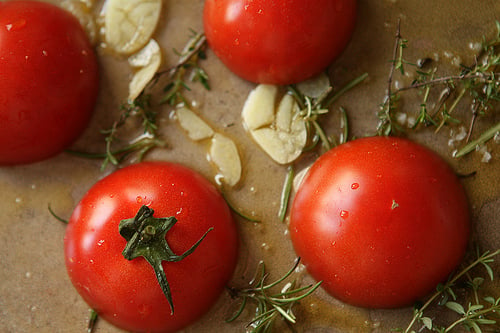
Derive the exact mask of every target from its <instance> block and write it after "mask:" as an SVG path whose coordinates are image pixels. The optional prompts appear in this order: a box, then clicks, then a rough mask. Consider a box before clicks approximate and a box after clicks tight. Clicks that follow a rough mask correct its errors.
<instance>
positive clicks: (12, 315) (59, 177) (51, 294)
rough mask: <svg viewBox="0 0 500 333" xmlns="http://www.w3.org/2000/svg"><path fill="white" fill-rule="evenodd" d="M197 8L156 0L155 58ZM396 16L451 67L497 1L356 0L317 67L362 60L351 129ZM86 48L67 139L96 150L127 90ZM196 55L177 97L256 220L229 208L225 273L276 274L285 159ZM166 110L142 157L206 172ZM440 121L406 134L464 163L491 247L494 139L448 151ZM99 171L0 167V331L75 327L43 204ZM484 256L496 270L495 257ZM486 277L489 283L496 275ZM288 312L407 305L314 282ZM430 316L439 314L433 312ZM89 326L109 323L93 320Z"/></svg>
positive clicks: (73, 305) (73, 302)
mask: <svg viewBox="0 0 500 333" xmlns="http://www.w3.org/2000/svg"><path fill="white" fill-rule="evenodd" d="M52 2H55V3H58V1H55V0H54V1H52ZM96 7H98V6H96ZM202 8H203V1H202V0H169V1H164V9H163V12H162V18H161V22H160V24H159V27H158V29H157V33H156V38H157V39H158V41H159V43H160V45H161V47H162V50H163V51H164V54H165V59H164V64H163V66H164V67H165V68H167V67H168V66H170V65H172V64H174V63H175V62H176V59H177V58H176V55H175V53H174V51H173V49H182V47H183V45H184V44H185V42H186V41H187V39H188V37H189V29H194V30H195V31H202V21H201V17H202ZM96 10H97V9H96ZM398 19H401V33H402V35H403V36H404V38H406V39H408V41H409V42H408V45H409V47H408V49H407V50H406V51H405V54H406V56H407V58H408V59H418V58H423V57H432V58H435V59H437V58H438V59H439V60H440V63H442V64H443V65H442V68H443V70H446V69H450V70H454V67H453V65H450V63H452V62H453V61H454V59H455V60H456V58H457V57H459V59H461V60H462V62H463V63H466V64H470V63H472V62H473V60H474V59H473V55H474V54H475V51H474V50H473V49H471V45H473V44H471V43H475V42H478V41H481V38H482V36H483V35H485V36H492V35H493V34H494V33H495V24H494V21H495V20H500V2H498V1H496V0H482V1H468V0H457V1H434V0H421V1H398V0H360V1H359V13H358V22H357V27H356V30H355V33H354V35H353V37H352V41H351V43H350V44H349V46H348V48H347V49H346V50H345V52H344V53H343V54H342V56H341V57H340V58H339V59H338V60H337V61H336V62H335V64H334V65H333V66H332V67H331V68H330V70H329V74H330V75H331V77H332V82H333V85H334V87H335V88H338V87H341V86H343V85H344V84H345V83H347V82H348V81H350V80H351V79H353V78H354V77H357V76H359V75H361V74H362V73H364V72H367V73H368V74H369V79H368V80H367V81H366V82H364V83H363V84H362V85H361V86H360V87H357V88H356V89H354V90H353V91H351V92H349V93H347V94H345V95H344V96H343V97H342V98H341V99H340V100H338V102H336V103H335V105H334V106H333V109H335V108H338V107H339V106H344V107H345V108H346V110H347V112H348V115H349V123H350V129H351V136H363V135H365V134H366V133H372V132H373V130H374V128H375V127H376V125H377V117H376V112H377V111H378V105H379V104H380V103H381V102H382V100H383V97H384V94H385V89H386V80H387V75H388V71H389V68H390V63H389V60H390V59H391V57H392V47H393V43H394V34H395V32H396V24H397V21H398ZM98 53H99V56H100V57H99V61H100V66H101V93H100V98H99V105H98V107H97V109H96V112H95V115H94V118H93V120H92V123H91V125H90V127H89V128H88V130H87V131H86V132H85V133H84V135H83V136H82V137H81V138H80V139H79V140H78V141H77V142H76V143H75V144H74V146H73V147H72V148H74V149H75V150H86V151H103V149H104V139H103V136H102V135H101V134H100V130H101V129H103V128H108V127H110V125H111V124H112V122H113V121H114V120H115V119H117V118H118V116H119V112H120V110H119V106H120V104H121V103H122V102H123V101H124V100H125V99H126V96H127V84H128V80H129V78H130V74H131V73H130V70H129V69H128V67H127V66H126V63H125V62H124V60H123V59H117V58H115V57H112V56H111V55H110V54H109V52H107V51H106V50H105V49H101V48H98ZM207 55H208V58H207V60H206V61H203V62H202V67H203V68H204V69H205V70H206V71H207V73H208V75H209V77H210V81H211V86H212V89H211V91H206V90H204V89H203V88H201V87H199V86H196V85H193V91H192V92H190V93H189V97H190V98H191V99H192V100H194V101H196V110H197V111H199V113H200V114H201V115H202V116H203V117H204V118H205V119H206V120H207V121H208V122H209V123H210V124H212V125H213V126H214V127H216V128H217V129H219V130H223V131H224V132H225V133H227V134H228V135H230V136H231V137H232V138H233V139H234V140H235V142H236V143H237V145H238V147H239V148H240V152H241V158H242V162H243V165H244V172H243V173H244V178H243V180H242V182H241V185H240V186H239V187H237V188H235V189H234V190H232V191H230V192H228V194H227V195H228V198H229V200H231V201H232V203H233V205H235V206H236V207H237V208H238V209H240V210H241V211H244V212H247V213H249V214H253V215H255V216H256V217H258V218H259V219H260V220H262V221H263V222H262V223H260V224H256V223H251V222H248V221H245V220H243V219H238V220H237V223H238V224H239V228H240V234H241V237H242V246H241V254H240V257H241V258H240V263H239V266H238V268H237V271H236V273H235V277H234V279H233V281H232V282H231V284H232V285H241V284H242V283H243V281H247V280H249V279H250V278H251V276H252V274H253V270H254V269H255V265H256V263H257V262H258V261H259V260H264V261H265V262H266V263H267V267H268V268H269V270H270V272H271V277H277V276H280V275H282V274H284V273H285V272H286V271H287V270H288V269H289V268H290V266H291V265H292V264H293V261H294V258H295V255H294V253H293V249H292V247H291V245H290V242H289V239H288V238H287V234H286V229H287V227H286V223H283V222H281V221H279V220H278V218H277V211H278V208H279V199H280V194H281V189H282V184H283V180H284V178H285V175H286V167H283V166H279V165H277V164H275V163H274V162H272V161H271V160H270V159H269V158H268V157H267V156H266V155H265V154H264V153H263V152H262V151H261V150H259V149H258V148H256V146H255V144H254V143H253V142H252V141H251V139H250V138H249V137H248V136H247V134H246V133H245V130H244V128H243V126H242V125H241V117H240V113H241V107H242V105H243V103H244V101H245V98H246V96H247V95H248V93H249V91H250V90H251V89H252V88H253V87H254V86H255V85H254V84H252V83H249V82H245V81H243V80H241V79H240V78H238V77H236V76H235V75H233V74H232V73H231V72H229V71H228V70H227V69H226V68H225V67H224V66H223V65H222V63H221V62H220V61H219V60H218V59H217V58H216V57H215V55H214V54H213V53H212V52H210V51H208V53H207ZM455 69H456V68H455ZM403 107H404V109H405V111H410V110H412V111H411V112H417V110H418V105H415V104H412V102H411V99H410V100H409V101H408V102H407V103H406V104H405V105H403ZM170 112H171V110H170V109H169V108H168V107H164V108H163V110H162V112H161V114H160V126H161V127H160V133H161V135H162V136H163V137H164V138H165V140H166V141H167V142H168V148H167V149H157V150H154V151H153V152H152V153H151V154H149V155H148V156H147V159H149V160H169V161H175V162H179V163H182V164H185V165H187V166H190V167H192V168H193V169H195V170H197V171H199V172H201V173H202V174H203V175H205V176H206V177H207V178H209V179H212V178H213V169H212V167H211V166H210V164H209V163H208V162H207V160H206V157H205V155H206V147H205V146H203V145H202V144H197V143H194V142H192V141H190V140H189V139H188V138H187V137H186V135H185V134H184V133H183V132H182V130H181V129H179V127H178V126H177V125H176V124H175V122H173V121H172V120H171V119H170V117H169V114H170ZM461 112H462V113H464V114H466V113H467V112H468V111H467V110H466V109H465V110H462V111H461ZM499 120H500V119H499V113H498V112H497V115H496V116H494V117H489V118H487V119H484V120H481V121H480V122H478V124H477V131H478V132H479V131H480V130H481V129H485V128H487V127H488V126H489V125H491V124H494V123H496V122H498V121H499ZM322 121H323V124H324V125H325V128H327V130H328V131H329V133H332V134H338V131H339V130H338V129H339V117H338V114H336V113H335V112H332V113H331V115H329V116H327V117H326V118H325V119H323V120H322ZM127 126H128V127H129V130H130V131H131V133H132V132H134V131H135V130H136V129H137V128H138V127H137V124H134V123H133V122H132V123H130V124H129V125H127ZM448 133H449V129H444V130H443V131H441V132H440V133H438V135H435V134H433V132H432V131H431V130H422V131H418V132H417V133H415V134H412V135H411V136H412V138H413V139H414V140H416V141H419V142H421V143H423V144H425V145H427V146H429V147H431V148H432V149H433V150H435V151H437V152H438V153H439V154H440V155H442V156H443V157H444V158H445V159H446V160H448V161H449V162H450V164H451V165H452V166H453V167H454V168H455V170H457V172H458V173H459V174H470V173H471V172H476V174H475V176H473V177H469V178H465V179H464V180H463V183H464V186H465V187H466V189H467V191H468V194H469V197H470V201H471V206H472V209H473V228H474V233H475V237H476V238H477V239H478V241H479V243H480V245H481V248H483V249H485V250H486V249H490V250H493V249H497V248H499V247H500V238H499V237H500V220H499V219H498V216H500V186H499V184H500V168H499V158H500V154H499V151H500V149H499V147H498V145H496V146H495V145H494V144H493V145H491V147H490V148H491V154H492V159H491V161H490V162H489V163H482V162H481V155H480V154H479V153H473V154H471V155H469V156H466V157H465V158H462V159H460V160H457V159H454V158H452V156H451V153H452V150H453V149H452V148H450V147H449V146H448V144H447V143H448V139H449V135H448ZM314 158H315V156H314V155H311V156H308V157H307V158H306V159H305V160H304V162H303V164H306V160H307V159H309V161H311V160H313V159H314ZM111 171H112V169H111V168H108V169H106V170H105V171H104V172H102V171H101V170H100V161H95V160H87V159H82V158H78V157H75V156H71V155H69V154H66V153H62V154H60V155H58V156H56V157H54V158H51V159H49V160H46V161H43V162H39V163H35V164H31V165H23V166H15V167H1V168H0V211H1V212H2V218H1V219H0V244H2V245H3V250H2V257H1V259H0V332H6V333H10V332H12V333H22V332H42V333H43V332H83V331H85V329H86V321H87V318H88V307H87V305H86V304H85V303H84V302H83V301H82V300H81V298H80V297H79V295H78V294H77V293H76V291H75V290H74V289H73V287H72V285H71V283H70V281H69V279H68V277H67V275H66V270H65V266H64V255H63V237H64V229H65V226H64V225H63V224H62V223H60V222H58V221H57V220H55V219H54V217H53V216H51V214H50V213H49V211H48V208H47V207H48V205H49V204H50V205H51V207H52V208H53V209H54V210H55V211H56V212H57V214H58V215H60V216H62V217H69V216H70V214H71V212H72V209H73V207H74V206H75V205H76V204H77V202H78V200H79V199H80V198H81V197H82V196H83V194H84V193H85V191H86V190H87V189H88V188H89V187H90V186H91V185H92V184H93V183H94V182H95V181H97V180H98V179H100V178H102V177H103V176H104V175H106V174H107V173H109V172H111ZM263 172H265V175H263ZM494 267H495V268H496V271H497V272H498V271H500V266H499V265H498V264H495V265H494ZM416 273H418V272H416ZM305 279H306V280H307V276H305ZM490 288H492V290H493V289H494V288H497V289H498V284H493V286H490ZM497 295H498V293H497ZM234 309H235V304H233V303H232V301H231V299H230V298H229V296H228V295H227V294H225V295H223V296H222V297H221V299H220V301H219V303H218V304H216V306H214V308H213V309H212V310H211V312H210V313H208V314H207V315H206V316H205V317H204V318H202V319H201V320H200V321H199V322H197V323H196V324H194V325H193V326H192V327H190V328H187V329H186V330H185V332H215V331H217V332H243V331H244V326H245V323H246V322H245V321H244V320H239V321H236V322H235V323H233V324H226V323H224V319H225V318H227V317H228V316H230V314H231V313H232V311H233V310H234ZM297 314H298V317H299V319H298V320H299V324H298V325H297V330H298V331H299V332H387V331H389V330H390V329H391V328H395V327H402V326H404V325H405V324H407V323H408V321H409V319H410V318H411V315H412V310H411V309H410V308H405V309H398V310H368V309H359V308H354V307H351V306H348V305H345V304H342V303H340V302H338V301H336V300H334V299H332V298H331V297H329V296H328V295H326V294H325V293H324V292H322V291H321V290H320V291H318V292H317V293H315V295H314V296H313V297H311V298H308V299H307V300H305V301H304V302H302V303H301V306H300V307H298V308H297ZM436 316H437V317H438V318H439V316H440V314H439V313H436ZM244 319H245V318H244ZM246 319H249V318H246ZM95 332H110V333H114V332H120V330H118V329H116V328H114V327H112V326H111V325H109V324H107V323H106V322H104V321H99V323H98V325H97V327H96V330H95Z"/></svg>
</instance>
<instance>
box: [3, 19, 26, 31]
mask: <svg viewBox="0 0 500 333" xmlns="http://www.w3.org/2000/svg"><path fill="white" fill-rule="evenodd" d="M25 26H26V20H25V19H19V20H17V21H14V22H11V23H9V24H6V25H5V29H7V31H18V30H20V29H22V28H24V27H25Z"/></svg>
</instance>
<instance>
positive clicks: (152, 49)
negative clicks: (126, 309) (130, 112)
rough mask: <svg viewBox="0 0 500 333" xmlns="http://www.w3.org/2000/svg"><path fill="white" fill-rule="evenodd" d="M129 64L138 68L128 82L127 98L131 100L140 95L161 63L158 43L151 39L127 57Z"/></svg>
mask: <svg viewBox="0 0 500 333" xmlns="http://www.w3.org/2000/svg"><path fill="white" fill-rule="evenodd" d="M128 62H129V65H130V66H132V67H136V68H140V69H139V70H138V71H137V72H135V74H134V76H133V77H132V80H131V81H130V83H129V89H128V91H129V93H128V98H129V100H131V101H133V100H134V99H136V98H137V96H139V95H140V93H141V92H142V91H143V90H144V88H145V87H146V85H147V84H148V83H149V82H150V81H151V79H152V78H153V77H154V76H155V74H156V72H157V71H158V68H160V64H161V50H160V47H159V46H158V43H156V41H155V40H154V39H151V40H150V41H149V43H148V44H147V45H146V46H145V47H144V48H143V49H142V50H140V51H139V52H138V53H136V54H134V55H133V56H131V57H129V59H128Z"/></svg>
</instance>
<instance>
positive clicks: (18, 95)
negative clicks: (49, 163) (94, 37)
mask: <svg viewBox="0 0 500 333" xmlns="http://www.w3.org/2000/svg"><path fill="white" fill-rule="evenodd" d="M0 73H1V74H0V104H1V108H0V165H13V164H21V163H31V162H36V161H40V160H43V159H46V158H49V157H51V156H53V155H56V154H57V153H60V152H61V151H63V150H64V149H65V148H67V147H68V146H69V145H71V144H72V143H73V142H74V141H75V140H76V139H77V138H78V137H79V136H80V135H81V134H82V132H83V131H84V129H85V128H86V127H87V124H88V122H89V121H90V118H91V115H92V113H93V110H94V107H95V103H96V100H97V95H98V81H99V71H98V63H97V58H96V55H95V52H94V49H93V47H92V45H91V43H90V41H89V39H88V38H87V35H86V33H85V31H84V30H83V28H82V26H81V25H80V23H79V22H78V20H77V19H76V18H75V17H74V16H73V15H72V14H70V13H69V12H67V11H65V10H63V9H61V8H59V7H57V6H55V5H52V4H48V3H44V2H37V1H2V2H0Z"/></svg>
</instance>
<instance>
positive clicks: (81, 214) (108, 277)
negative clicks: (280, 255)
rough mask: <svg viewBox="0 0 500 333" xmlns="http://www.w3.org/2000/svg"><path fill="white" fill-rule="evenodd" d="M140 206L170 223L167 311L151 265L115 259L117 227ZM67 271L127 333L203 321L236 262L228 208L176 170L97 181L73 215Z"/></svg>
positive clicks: (144, 166) (159, 167) (141, 169)
mask: <svg viewBox="0 0 500 333" xmlns="http://www.w3.org/2000/svg"><path fill="white" fill-rule="evenodd" d="M142 205H146V206H148V207H149V208H151V209H153V210H154V216H155V217H170V216H173V217H175V218H176V219H177V223H176V224H175V225H174V226H173V227H172V228H171V229H170V231H168V232H167V233H166V240H167V243H168V244H169V246H170V248H171V250H172V251H173V252H174V253H175V254H179V255H180V254H182V253H184V252H185V251H186V250H188V249H190V248H191V247H192V246H193V245H194V244H195V243H196V242H197V241H198V240H200V239H201V238H202V236H203V235H204V234H205V233H206V232H207V231H209V230H210V229H211V228H213V230H211V231H209V232H208V233H207V235H206V237H205V238H204V239H202V241H201V242H200V243H199V246H198V247H197V248H195V249H194V252H192V253H191V254H190V255H189V256H187V257H186V258H184V259H183V260H181V261H178V262H168V261H163V263H162V266H163V269H164V271H165V276H166V280H167V282H168V283H169V285H170V289H171V295H172V301H173V305H174V313H173V314H171V307H170V305H169V302H168V301H167V298H166V297H165V295H164V294H163V292H162V290H161V288H160V285H159V283H158V281H157V279H156V277H155V272H154V271H153V268H152V267H151V265H149V264H148V262H147V261H146V260H145V259H144V258H141V257H139V258H136V259H132V260H127V259H125V258H124V256H123V255H122V251H123V250H124V248H125V246H126V244H127V241H126V240H125V238H123V237H122V236H121V235H120V233H119V224H120V221H122V220H125V219H130V218H134V216H135V214H136V213H137V212H138V210H139V209H140V208H141V206H142ZM64 241H65V256H66V266H67V270H68V273H69V276H70V279H71V281H72V282H73V284H74V286H75V287H76V289H77V291H78V292H79V293H80V295H81V296H82V297H83V299H84V300H85V301H86V302H87V303H88V304H89V305H90V306H91V307H92V308H93V309H95V310H96V311H97V312H98V313H99V315H100V316H101V317H102V318H104V319H105V320H107V321H109V322H111V323H112V324H114V325H116V326H118V327H120V328H123V329H125V330H129V331H133V332H174V331H177V330H179V329H181V328H183V327H185V326H187V325H189V324H190V323H192V322H193V321H195V320H196V319H198V318H199V317H200V316H202V315H203V314H204V313H205V312H206V311H208V309H209V308H210V307H211V306H212V305H213V303H214V302H215V301H216V300H217V299H218V298H219V296H220V294H221V292H222V291H223V289H224V287H225V285H226V283H227V282H228V280H229V279H230V278H231V276H232V274H233V271H234V268H235V265H236V260H237V243H238V238H237V231H236V226H235V224H234V222H233V219H232V216H231V213H230V210H229V208H228V206H227V204H226V202H225V201H224V199H223V198H222V196H221V195H220V194H219V192H217V190H216V188H215V187H214V186H212V184H211V183H209V182H208V181H207V180H205V179H204V178H203V177H202V176H200V175H199V174H197V173H195V172H194V171H192V170H190V169H188V168H186V167H183V166H180V165H178V164H173V163H167V162H143V163H139V164H135V165H132V166H128V167H125V168H123V169H120V170H118V171H116V172H114V173H112V174H111V175H109V176H107V177H105V178H103V179H102V180H100V181H99V182H97V183H96V184H95V185H94V186H93V187H92V188H91V189H90V190H89V191H88V193H87V194H86V195H85V196H84V197H83V199H82V200H81V202H80V203H79V204H78V206H77V207H76V209H75V211H74V212H73V214H72V216H71V219H70V221H69V225H68V228H67V231H66V236H65V240H64Z"/></svg>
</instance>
